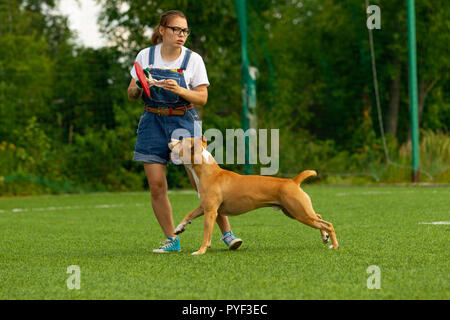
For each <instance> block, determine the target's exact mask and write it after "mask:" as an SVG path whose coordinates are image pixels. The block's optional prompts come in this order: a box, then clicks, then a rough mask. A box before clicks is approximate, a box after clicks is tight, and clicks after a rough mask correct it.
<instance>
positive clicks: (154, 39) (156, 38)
mask: <svg viewBox="0 0 450 320" xmlns="http://www.w3.org/2000/svg"><path fill="white" fill-rule="evenodd" d="M159 26H160V24H158V25H157V26H156V27H155V29H153V30H154V31H153V34H152V43H153V45H154V46H156V45H157V44H159V43H161V42H162V41H163V38H162V35H161V33H159Z"/></svg>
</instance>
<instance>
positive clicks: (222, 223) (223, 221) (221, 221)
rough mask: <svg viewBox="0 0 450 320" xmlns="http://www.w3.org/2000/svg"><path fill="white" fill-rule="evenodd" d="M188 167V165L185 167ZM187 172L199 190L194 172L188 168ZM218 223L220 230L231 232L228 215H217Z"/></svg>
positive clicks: (193, 184) (195, 187)
mask: <svg viewBox="0 0 450 320" xmlns="http://www.w3.org/2000/svg"><path fill="white" fill-rule="evenodd" d="M185 168H186V167H185ZM186 172H187V174H188V177H189V180H190V181H191V184H192V186H193V187H194V189H195V190H196V191H198V190H197V186H196V184H195V180H194V177H193V176H192V173H191V171H190V170H188V169H186ZM216 222H217V225H218V226H219V228H220V231H222V234H224V233H225V232H229V231H231V226H230V222H229V221H228V217H227V216H222V215H220V214H219V215H217V219H216Z"/></svg>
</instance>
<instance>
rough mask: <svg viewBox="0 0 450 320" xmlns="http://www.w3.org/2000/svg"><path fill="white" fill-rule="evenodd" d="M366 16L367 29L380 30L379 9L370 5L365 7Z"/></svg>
mask: <svg viewBox="0 0 450 320" xmlns="http://www.w3.org/2000/svg"><path fill="white" fill-rule="evenodd" d="M366 12H367V14H370V16H369V17H368V18H367V22H366V25H367V28H368V29H370V30H373V29H378V30H379V29H381V9H380V7H379V6H377V5H371V6H368V7H367V11H366Z"/></svg>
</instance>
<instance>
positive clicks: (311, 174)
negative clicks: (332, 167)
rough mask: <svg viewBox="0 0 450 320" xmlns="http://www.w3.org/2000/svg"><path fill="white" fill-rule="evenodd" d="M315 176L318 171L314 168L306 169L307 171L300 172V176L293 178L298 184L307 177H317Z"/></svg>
mask: <svg viewBox="0 0 450 320" xmlns="http://www.w3.org/2000/svg"><path fill="white" fill-rule="evenodd" d="M315 176H317V172H315V171H314V170H305V171H302V172H300V174H299V175H298V176H296V177H295V178H293V179H292V180H294V182H295V183H296V184H300V183H302V182H303V180H305V179H306V178H309V177H315Z"/></svg>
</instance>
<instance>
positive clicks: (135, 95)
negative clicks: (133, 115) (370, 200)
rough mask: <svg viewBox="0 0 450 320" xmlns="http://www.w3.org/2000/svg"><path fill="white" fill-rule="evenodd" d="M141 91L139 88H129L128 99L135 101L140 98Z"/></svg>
mask: <svg viewBox="0 0 450 320" xmlns="http://www.w3.org/2000/svg"><path fill="white" fill-rule="evenodd" d="M142 90H143V89H141V88H139V87H132V88H130V90H129V91H128V97H129V98H130V99H131V100H137V99H139V97H140V96H141V94H142Z"/></svg>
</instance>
